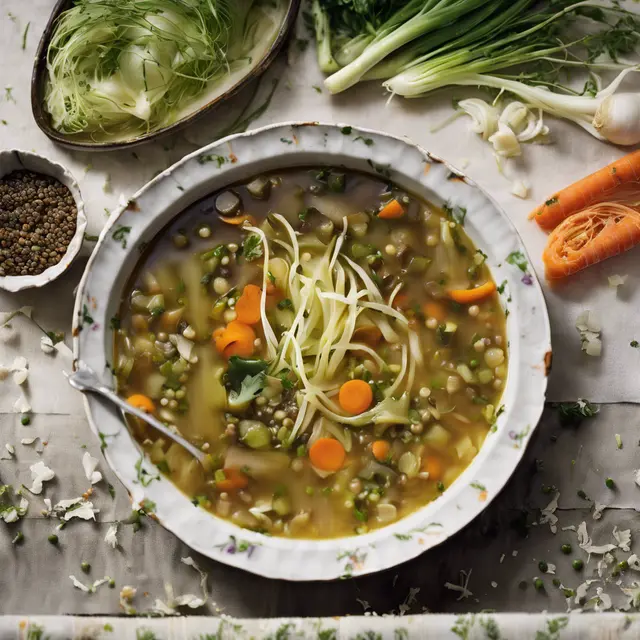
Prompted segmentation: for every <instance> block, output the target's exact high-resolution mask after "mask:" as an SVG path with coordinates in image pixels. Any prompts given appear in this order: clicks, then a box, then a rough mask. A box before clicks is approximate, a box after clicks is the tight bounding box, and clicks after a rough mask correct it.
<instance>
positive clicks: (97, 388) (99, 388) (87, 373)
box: [67, 365, 205, 466]
mask: <svg viewBox="0 0 640 640" xmlns="http://www.w3.org/2000/svg"><path fill="white" fill-rule="evenodd" d="M67 377H68V378H69V384H70V385H71V386H72V387H74V388H75V389H78V391H83V392H86V391H91V392H92V393H97V394H98V395H101V396H103V397H104V398H107V400H111V402H113V404H115V405H117V406H118V407H120V409H122V410H123V411H124V412H125V413H130V414H131V415H133V416H136V418H140V420H144V422H146V423H147V424H149V425H151V426H152V427H153V428H154V429H156V430H157V431H159V432H160V433H162V434H163V435H165V436H166V437H167V438H169V439H170V440H173V441H174V442H177V443H178V444H179V445H180V446H182V447H184V448H185V449H186V450H187V451H188V452H189V453H190V454H191V455H192V456H193V457H194V458H196V459H197V460H198V462H200V464H201V465H203V466H204V460H205V454H204V453H203V452H202V451H200V449H198V448H197V447H195V446H194V445H192V444H191V443H190V442H189V441H188V440H185V439H184V438H183V437H182V436H180V435H178V434H177V433H174V432H173V431H171V429H169V428H168V427H167V426H166V425H164V424H162V422H160V420H158V419H157V418H154V417H153V416H152V415H150V414H148V413H145V412H144V411H142V409H138V408H136V407H134V406H132V405H130V404H129V403H128V402H127V401H126V400H123V399H122V398H121V397H120V396H118V395H117V394H116V392H115V391H114V390H113V389H110V388H109V387H107V386H105V385H104V384H102V382H100V380H99V379H98V376H97V375H96V374H95V373H94V372H93V371H92V370H91V369H89V368H88V367H87V366H86V365H83V367H82V368H81V369H78V371H76V372H75V373H72V374H70V375H68V376H67Z"/></svg>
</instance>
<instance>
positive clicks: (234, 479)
mask: <svg viewBox="0 0 640 640" xmlns="http://www.w3.org/2000/svg"><path fill="white" fill-rule="evenodd" d="M223 471H224V480H218V481H216V489H218V491H239V490H240V489H246V488H247V486H248V485H249V477H248V476H247V475H246V474H245V473H242V471H239V470H238V469H223Z"/></svg>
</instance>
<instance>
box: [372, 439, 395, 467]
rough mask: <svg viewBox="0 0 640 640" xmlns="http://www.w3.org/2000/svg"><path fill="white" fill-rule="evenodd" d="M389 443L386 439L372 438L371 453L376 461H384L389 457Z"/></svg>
mask: <svg viewBox="0 0 640 640" xmlns="http://www.w3.org/2000/svg"><path fill="white" fill-rule="evenodd" d="M389 451H391V445H390V444H389V443H388V442H387V441H386V440H374V441H373V444H372V445H371V453H373V457H374V458H375V459H376V460H377V461H378V462H384V461H385V460H386V459H387V458H388V457H389Z"/></svg>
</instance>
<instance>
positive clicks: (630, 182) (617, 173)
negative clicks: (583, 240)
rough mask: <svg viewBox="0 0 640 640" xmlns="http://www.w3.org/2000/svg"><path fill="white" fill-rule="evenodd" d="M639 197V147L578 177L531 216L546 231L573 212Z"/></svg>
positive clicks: (638, 198)
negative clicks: (597, 169) (600, 167)
mask: <svg viewBox="0 0 640 640" xmlns="http://www.w3.org/2000/svg"><path fill="white" fill-rule="evenodd" d="M638 200H640V150H638V151H634V152H633V153H630V154H629V155H626V156H625V157H624V158H620V159H619V160H616V161H615V162H612V163H611V164H610V165H607V166H606V167H604V168H603V169H600V170H599V171H596V172H595V173H592V174H591V175H590V176H587V177H586V178H583V179H582V180H578V182H576V183H574V184H572V185H570V186H569V187H567V188H566V189H563V190H562V191H558V193H556V194H554V195H553V196H551V197H550V198H548V199H547V201H546V202H545V203H544V204H543V205H541V206H539V207H538V208H537V209H534V210H533V211H532V212H531V213H530V214H529V218H534V219H535V221H536V222H537V223H538V224H539V225H540V226H541V227H542V228H543V229H545V230H546V231H550V230H551V229H553V228H554V227H556V226H558V225H559V224H560V223H561V222H562V221H563V220H565V219H566V218H568V217H569V216H570V215H572V214H574V213H577V212H578V211H582V210H583V209H586V208H587V207H590V206H592V205H595V204H602V203H604V202H630V201H631V202H637V201H638Z"/></svg>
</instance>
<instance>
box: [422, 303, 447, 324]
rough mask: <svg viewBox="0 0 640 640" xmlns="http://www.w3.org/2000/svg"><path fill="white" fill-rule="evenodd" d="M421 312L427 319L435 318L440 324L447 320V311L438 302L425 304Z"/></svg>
mask: <svg viewBox="0 0 640 640" xmlns="http://www.w3.org/2000/svg"><path fill="white" fill-rule="evenodd" d="M422 312H423V313H424V315H425V316H427V318H435V319H436V320H437V321H438V322H440V323H442V322H444V321H445V320H446V319H447V310H446V309H445V308H444V306H443V305H441V304H440V303H439V302H425V303H424V304H423V305H422Z"/></svg>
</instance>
